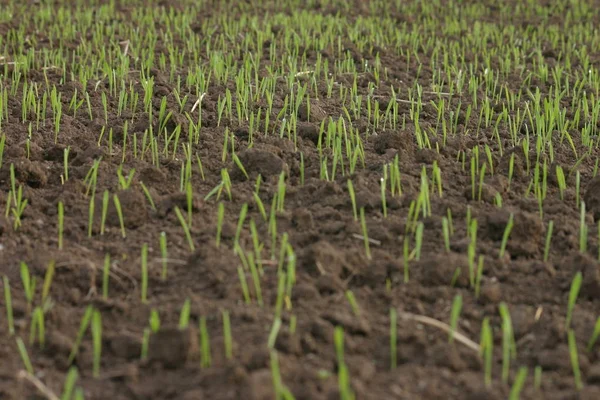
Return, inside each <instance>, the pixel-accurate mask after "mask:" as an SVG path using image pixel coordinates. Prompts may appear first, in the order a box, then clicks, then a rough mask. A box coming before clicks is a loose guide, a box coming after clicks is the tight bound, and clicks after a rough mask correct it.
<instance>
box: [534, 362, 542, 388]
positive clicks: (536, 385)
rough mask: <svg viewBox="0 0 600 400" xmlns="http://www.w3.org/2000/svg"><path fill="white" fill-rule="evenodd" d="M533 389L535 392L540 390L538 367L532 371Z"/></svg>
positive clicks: (540, 369) (539, 370)
mask: <svg viewBox="0 0 600 400" xmlns="http://www.w3.org/2000/svg"><path fill="white" fill-rule="evenodd" d="M533 387H534V389H535V390H540V388H541V387H542V367H540V366H539V365H537V366H536V367H535V370H534V371H533Z"/></svg>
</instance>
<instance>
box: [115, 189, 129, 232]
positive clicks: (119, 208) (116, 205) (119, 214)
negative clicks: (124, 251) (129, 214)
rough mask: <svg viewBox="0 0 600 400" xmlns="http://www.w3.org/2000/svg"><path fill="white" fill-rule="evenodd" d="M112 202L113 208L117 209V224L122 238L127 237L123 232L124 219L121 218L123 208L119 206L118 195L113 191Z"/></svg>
mask: <svg viewBox="0 0 600 400" xmlns="http://www.w3.org/2000/svg"><path fill="white" fill-rule="evenodd" d="M113 202H114V203H115V209H116V210H117V216H118V217H119V226H120V227H121V236H122V237H123V239H125V237H127V235H126V233H125V221H124V219H123V209H122V208H121V201H120V200H119V196H117V194H116V193H115V194H114V195H113Z"/></svg>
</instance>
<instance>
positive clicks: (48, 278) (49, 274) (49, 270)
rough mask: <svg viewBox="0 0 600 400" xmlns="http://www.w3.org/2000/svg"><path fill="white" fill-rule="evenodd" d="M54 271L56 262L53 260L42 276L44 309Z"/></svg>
mask: <svg viewBox="0 0 600 400" xmlns="http://www.w3.org/2000/svg"><path fill="white" fill-rule="evenodd" d="M55 270H56V262H55V261H54V260H52V261H50V263H48V268H47V269H46V273H45V274H44V284H43V285H42V306H43V307H46V304H48V301H49V295H50V287H51V286H52V281H53V279H54V272H55Z"/></svg>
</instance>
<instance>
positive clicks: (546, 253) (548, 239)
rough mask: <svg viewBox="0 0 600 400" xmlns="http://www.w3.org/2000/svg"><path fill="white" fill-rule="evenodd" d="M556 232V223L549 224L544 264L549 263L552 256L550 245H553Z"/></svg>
mask: <svg viewBox="0 0 600 400" xmlns="http://www.w3.org/2000/svg"><path fill="white" fill-rule="evenodd" d="M553 230H554V221H550V222H549V223H548V229H547V232H546V241H545V245H544V262H547V261H548V258H549V256H550V245H551V243H552V231H553Z"/></svg>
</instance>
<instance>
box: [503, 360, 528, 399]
mask: <svg viewBox="0 0 600 400" xmlns="http://www.w3.org/2000/svg"><path fill="white" fill-rule="evenodd" d="M527 373H528V370H527V367H521V368H519V372H517V376H516V378H515V381H514V382H513V386H512V388H511V389H510V394H509V395H508V399H509V400H519V398H520V396H521V391H522V390H523V386H525V379H527Z"/></svg>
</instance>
